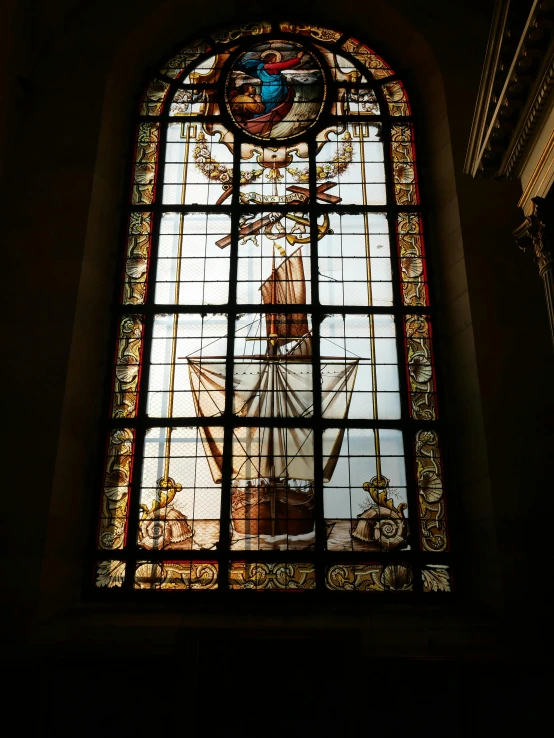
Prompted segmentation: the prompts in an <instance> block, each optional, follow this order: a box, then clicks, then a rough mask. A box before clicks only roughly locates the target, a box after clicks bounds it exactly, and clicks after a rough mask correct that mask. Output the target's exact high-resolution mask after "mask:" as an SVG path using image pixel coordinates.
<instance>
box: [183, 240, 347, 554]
mask: <svg viewBox="0 0 554 738" xmlns="http://www.w3.org/2000/svg"><path fill="white" fill-rule="evenodd" d="M280 251H281V253H282V250H281V249H280ZM259 289H260V290H261V294H262V299H263V303H264V304H265V305H267V306H272V305H276V306H281V308H282V309H283V310H284V308H285V306H287V310H288V312H267V313H266V314H265V319H264V317H263V316H262V317H261V320H260V318H259V316H258V318H257V320H256V321H255V322H257V324H258V325H260V326H262V325H263V324H264V323H265V333H266V335H265V336H263V335H259V336H257V337H254V338H252V337H247V338H246V341H252V345H253V346H254V349H253V353H252V354H251V355H242V356H235V357H234V369H233V395H234V397H233V403H234V413H235V415H236V416H238V417H243V418H253V419H254V418H259V419H263V418H267V419H268V421H269V422H270V423H272V425H271V426H269V425H268V426H264V427H258V426H256V427H252V426H247V427H240V428H235V429H234V437H233V463H232V475H233V483H232V497H231V515H232V526H233V542H234V543H236V542H237V540H239V539H241V538H242V540H243V541H244V540H245V539H246V540H247V539H248V537H249V536H262V537H264V538H265V539H266V545H267V547H268V548H270V547H280V545H279V544H280V543H282V546H283V547H287V545H289V546H290V545H292V544H291V542H290V540H289V539H290V538H295V537H296V539H297V547H303V545H305V546H307V545H310V540H311V542H313V537H314V445H313V430H312V429H311V428H306V427H304V428H303V427H278V423H279V418H299V419H300V420H301V419H302V418H308V417H310V416H311V415H312V411H313V389H312V382H313V368H312V335H311V330H310V327H309V325H308V316H307V313H305V312H293V311H294V307H295V306H296V305H304V304H306V280H305V275H304V266H303V259H302V246H300V247H299V248H297V249H296V250H295V251H293V252H292V253H291V254H290V255H289V256H285V257H284V258H283V259H282V260H281V261H280V263H279V264H277V263H276V259H275V252H274V253H273V261H272V270H271V274H270V276H269V278H268V279H266V280H265V281H264V282H263V283H262V285H261V287H260V288H259ZM260 332H261V331H260ZM260 343H261V344H262V346H263V347H265V353H263V354H262V353H254V351H255V347H256V346H257V345H259V344H260ZM245 345H247V344H245ZM321 359H322V361H321V365H320V366H321V371H320V374H321V394H322V414H323V416H324V417H325V418H326V419H343V418H345V417H346V416H347V414H348V408H349V405H350V400H351V397H352V392H353V389H354V383H355V379H356V373H357V370H358V359H350V358H348V359H346V358H339V357H321ZM187 360H188V366H189V376H190V383H191V388H192V392H193V396H194V402H195V407H196V413H197V415H198V416H199V417H209V416H214V415H215V414H220V413H222V412H223V410H224V405H225V373H226V361H225V357H204V356H202V357H200V356H189V357H187ZM200 433H201V436H202V440H203V443H204V449H205V453H206V457H207V460H208V463H209V467H210V471H211V474H212V477H213V479H214V482H216V483H218V482H221V479H222V466H223V455H222V448H220V444H219V443H218V442H216V441H215V439H214V438H213V437H212V435H211V432H210V428H209V427H204V428H200ZM343 435H344V430H343V429H336V433H335V435H334V436H333V440H332V442H331V444H330V447H329V448H328V449H327V450H326V454H327V458H328V461H327V463H326V465H325V467H324V470H323V477H324V480H325V481H329V480H330V479H331V476H332V474H333V471H334V469H335V466H336V463H337V460H338V454H339V452H340V447H341V444H342V439H343ZM279 537H281V538H280V540H279ZM271 539H273V544H275V545H274V546H272V540H271ZM302 541H303V542H304V543H303V544H302V543H301V542H302ZM259 545H260V547H262V548H263V547H264V543H263V541H260V544H259Z"/></svg>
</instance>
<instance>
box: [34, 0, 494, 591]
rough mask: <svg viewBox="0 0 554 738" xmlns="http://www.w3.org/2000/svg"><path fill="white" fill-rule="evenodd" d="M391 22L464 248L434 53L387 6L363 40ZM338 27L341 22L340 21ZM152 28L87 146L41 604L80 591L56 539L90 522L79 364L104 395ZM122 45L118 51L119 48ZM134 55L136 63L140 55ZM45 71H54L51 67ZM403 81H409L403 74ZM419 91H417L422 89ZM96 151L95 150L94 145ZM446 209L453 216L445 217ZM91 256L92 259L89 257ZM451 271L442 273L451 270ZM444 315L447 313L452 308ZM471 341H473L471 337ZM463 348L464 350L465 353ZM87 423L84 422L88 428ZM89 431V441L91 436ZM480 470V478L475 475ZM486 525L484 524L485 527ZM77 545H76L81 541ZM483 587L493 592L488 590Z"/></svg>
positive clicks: (142, 32) (455, 316)
mask: <svg viewBox="0 0 554 738" xmlns="http://www.w3.org/2000/svg"><path fill="white" fill-rule="evenodd" d="M352 17H353V16H352ZM186 20H187V22H188V24H189V27H191V26H192V25H193V24H194V20H193V19H192V18H191V17H190V16H188V17H187V19H186ZM326 22H327V23H328V25H331V26H332V25H333V22H332V20H327V21H326ZM351 22H353V21H351ZM160 23H161V25H162V26H163V24H164V23H165V30H166V31H167V32H168V34H167V36H166V38H169V37H171V26H172V21H171V22H170V21H169V19H168V17H166V19H165V20H162V21H161V22H160ZM391 23H392V24H396V25H395V29H396V30H397V35H396V38H395V43H396V42H397V43H398V49H397V53H396V54H393V53H392V52H389V57H390V58H399V59H402V58H406V57H404V54H405V51H406V49H407V48H410V45H412V48H417V50H418V52H417V53H418V62H420V63H421V66H420V67H418V70H419V71H417V70H416V71H417V74H419V75H420V82H421V84H420V85H419V87H420V89H422V88H423V79H425V80H426V83H427V85H428V88H429V87H431V89H432V90H433V93H432V94H430V95H429V96H428V98H427V103H426V105H427V107H428V109H429V108H433V109H434V116H433V115H431V114H429V116H428V117H429V120H434V121H435V123H436V127H435V129H433V128H431V129H429V130H430V134H429V138H430V139H433V138H434V141H433V142H432V145H430V143H429V141H427V142H426V143H427V146H426V148H431V149H432V150H433V151H434V152H435V153H436V156H432V157H431V158H430V159H429V161H430V162H431V163H430V169H432V170H434V173H433V172H432V174H431V178H430V180H431V182H435V183H438V182H439V181H440V179H441V176H444V177H445V178H446V181H447V182H449V183H450V185H449V186H448V187H447V188H442V189H441V188H440V187H439V186H438V185H437V190H440V191H437V192H434V193H433V195H432V197H433V202H435V203H438V204H439V205H440V207H439V209H438V211H437V213H438V217H437V223H436V224H434V229H435V231H436V232H438V233H439V234H440V233H441V232H442V234H443V235H444V236H445V237H446V236H450V237H451V238H450V242H451V243H452V234H453V233H454V234H455V235H454V238H455V239H457V244H458V246H457V247H456V248H458V249H459V250H460V249H461V248H462V246H461V240H460V239H461V236H460V233H459V222H457V204H456V194H455V188H456V186H455V184H453V183H454V178H453V174H452V159H451V154H450V149H449V146H450V144H449V136H450V134H449V131H448V119H447V113H446V104H445V100H444V93H443V91H442V87H441V82H440V73H439V72H438V69H437V66H436V64H435V63H434V61H433V59H432V54H431V53H430V51H429V48H428V47H427V46H426V44H425V42H424V41H423V40H422V39H421V37H419V38H418V35H417V33H414V31H413V29H411V28H410V26H409V24H408V23H407V22H406V21H405V20H404V19H402V18H401V17H400V16H398V15H396V14H395V12H394V11H391V10H390V9H388V8H386V7H385V6H383V10H382V13H381V14H380V16H379V18H378V22H377V23H376V24H374V26H373V28H374V30H373V33H369V32H368V33H366V34H365V37H366V38H368V39H369V40H370V42H371V37H372V36H374V37H378V36H380V35H382V36H383V38H384V37H385V36H386V27H387V24H388V25H389V26H390V24H391ZM335 25H337V22H336V21H335ZM399 29H400V30H399ZM150 30H151V29H150ZM148 31H149V29H148V28H147V27H146V25H143V26H142V28H141V29H138V28H135V30H134V31H133V33H132V34H131V35H130V36H129V37H128V40H127V41H128V43H127V46H126V48H125V49H124V50H122V51H121V53H120V57H119V62H115V64H113V66H112V68H111V69H112V72H111V76H112V84H111V85H110V84H108V85H107V87H106V94H105V96H104V115H103V116H102V132H101V134H100V137H99V147H98V152H97V154H98V155H97V156H95V154H94V153H93V151H92V150H91V147H90V146H89V147H88V150H87V166H89V164H88V161H89V160H91V159H95V160H96V163H97V166H96V167H95V175H94V185H93V186H92V187H91V184H90V181H88V180H87V181H86V182H85V181H83V190H84V191H87V192H92V197H91V198H90V202H91V206H90V210H89V213H88V223H89V228H88V231H87V237H86V239H84V238H83V243H84V244H85V252H84V253H85V257H84V259H83V260H81V259H80V258H79V259H78V260H75V264H76V265H78V266H77V268H78V270H79V272H80V274H81V278H80V284H81V291H80V297H79V302H78V307H77V317H76V320H75V324H74V326H75V330H74V333H73V339H72V341H69V337H68V334H67V331H66V332H65V333H64V336H63V340H64V341H65V342H66V343H65V345H66V351H69V344H70V343H72V347H71V354H72V358H70V361H69V371H68V375H67V376H68V381H67V384H66V390H65V396H66V401H65V406H64V412H63V421H62V425H61V427H62V431H61V436H60V439H61V440H60V441H59V447H58V461H57V471H56V473H55V477H54V494H53V497H52V506H51V509H50V514H51V515H52V516H53V518H51V520H52V524H51V525H50V526H49V542H48V545H47V555H46V557H45V568H44V571H45V574H44V577H45V578H44V580H43V585H44V592H45V598H44V602H47V601H48V599H49V597H48V593H51V594H52V598H53V603H55V602H57V603H60V602H63V601H66V600H67V598H68V597H69V599H70V600H71V598H72V597H74V596H75V593H76V592H78V590H79V588H80V576H79V571H80V567H72V566H71V564H70V563H69V562H67V560H66V557H64V556H63V555H62V553H61V550H60V548H59V547H58V544H57V540H59V534H60V533H63V531H62V529H61V528H60V527H59V526H60V522H61V521H64V520H65V521H67V520H69V519H72V520H77V521H81V520H82V519H83V517H86V515H85V513H84V510H85V509H86V507H87V503H86V502H85V500H86V499H87V496H86V495H84V496H80V495H78V496H77V497H74V498H73V502H70V503H69V504H70V505H71V504H75V505H76V507H74V508H71V507H68V504H67V503H68V500H67V497H66V495H67V487H68V485H69V484H72V483H73V482H72V480H74V479H75V478H76V476H77V477H79V475H80V474H81V473H82V472H83V470H84V469H86V468H87V466H88V463H89V461H88V460H89V458H90V448H91V444H90V440H91V438H92V437H93V436H94V435H95V433H96V431H95V428H96V427H97V425H96V424H97V418H98V413H99V410H98V405H97V404H96V403H92V407H91V404H90V403H86V402H84V401H83V399H81V398H80V397H79V394H80V392H79V386H80V383H81V382H82V381H83V371H82V364H83V363H87V362H83V357H88V359H89V360H91V361H90V363H89V365H88V366H87V369H86V372H85V375H84V376H85V378H86V377H88V380H89V386H91V387H92V388H93V396H94V397H96V398H98V397H99V396H100V395H101V391H100V389H99V387H100V384H101V375H102V373H103V367H102V366H101V365H99V360H98V355H99V353H100V352H98V350H97V349H98V348H99V347H100V346H101V345H103V340H104V339H103V338H102V336H104V335H105V333H104V328H105V327H106V326H107V324H108V322H109V319H108V317H107V313H106V310H105V306H106V305H107V304H109V302H110V295H111V274H112V265H113V254H109V250H110V248H111V247H110V246H109V245H108V244H109V243H113V241H111V236H113V235H114V234H115V233H116V232H117V220H118V218H117V212H116V208H115V206H114V204H113V203H116V202H118V199H119V196H118V194H117V193H118V192H121V191H122V188H121V187H120V188H119V189H118V186H119V185H120V184H121V172H120V168H121V159H120V153H119V151H118V149H117V147H116V146H115V143H114V142H115V141H116V140H117V135H116V134H117V131H118V130H119V131H120V130H123V129H124V128H125V126H126V123H125V120H126V116H128V114H129V109H130V108H129V105H130V104H129V102H128V100H129V99H127V102H124V101H123V100H122V98H121V97H120V90H121V81H122V80H125V79H126V78H127V79H131V78H132V77H133V75H131V73H130V72H129V68H130V66H132V64H130V59H131V58H132V57H133V54H137V55H138V51H137V46H140V44H138V45H137V40H138V39H141V38H142V39H144V40H146V39H148V38H149V36H148ZM358 35H360V34H358ZM401 41H402V43H405V46H404V50H403V49H402V48H401ZM68 43H70V42H68ZM119 48H120V49H121V47H119ZM158 56H160V54H158ZM136 58H138V56H137V57H136ZM56 63H57V61H55V62H53V66H54V69H55V65H56ZM111 63H112V62H110V64H111ZM406 66H407V62H406ZM429 70H434V73H431V74H428V72H429ZM48 71H50V72H51V71H52V68H50V70H48ZM96 71H98V70H96ZM126 75H130V77H126ZM91 76H92V75H91ZM404 76H405V75H404ZM405 78H406V79H407V77H406V76H405ZM433 78H434V79H435V80H436V85H434V86H433V85H430V83H429V80H430V79H433ZM410 88H411V89H412V90H413V89H414V85H410ZM415 89H417V86H416V88H415ZM60 100H61V98H60ZM441 111H442V112H441ZM96 115H98V108H96ZM97 120H98V118H97ZM435 133H436V134H437V135H436V136H434V134H435ZM443 141H445V142H446V143H445V144H444V146H445V147H446V148H445V151H444V155H442V154H443V152H441V146H440V143H441V142H443ZM92 148H95V147H94V146H93V147H92ZM60 184H61V183H60ZM62 186H63V185H62ZM452 186H453V189H454V192H452ZM85 199H86V198H85ZM87 201H88V200H87ZM449 209H450V212H448V210H449ZM441 213H443V214H444V221H443V222H441V218H442V217H443V216H442V215H441ZM79 217H80V224H79V225H78V226H76V228H77V231H78V232H80V233H82V232H83V224H84V222H85V221H86V216H85V217H84V219H83V215H81V214H79ZM452 226H453V227H454V231H453V230H452ZM110 234H111V236H110ZM456 234H457V235H456ZM72 235H76V234H72ZM108 236H109V237H108ZM102 249H104V255H102ZM93 256H94V257H95V258H92V257H93ZM453 259H454V257H453V255H452V253H451V254H450V255H449V256H448V258H447V259H446V261H451V260H453ZM72 262H73V258H72ZM99 263H101V264H103V266H102V267H101V268H100V269H99V268H98V264H99ZM440 268H441V267H440ZM446 271H448V267H447V268H446ZM446 271H445V272H444V273H446ZM455 279H458V282H459V285H460V288H461V290H462V292H463V283H464V280H465V275H464V273H463V272H462V274H461V276H459V278H458V277H456V278H455ZM71 299H72V298H71ZM87 303H88V304H87ZM71 304H72V305H74V303H73V302H71ZM445 304H446V303H445ZM93 306H94V308H96V311H95V317H96V329H95V331H91V332H89V333H88V335H86V336H85V335H83V333H82V329H81V327H80V326H82V325H83V324H86V323H87V320H90V315H91V313H92V312H93V310H92V308H93ZM464 310H466V311H467V310H468V307H467V303H466V307H464V308H462V309H461V310H460V309H456V308H452V310H451V315H452V320H453V321H460V322H461V323H464V321H469V322H468V323H467V325H469V323H470V321H471V319H470V318H467V317H465V318H464V317H463V315H464ZM446 312H447V314H448V310H447V311H446ZM70 314H71V315H73V307H72V308H71V310H70ZM467 315H469V313H467ZM446 319H449V318H446ZM470 335H471V328H469V331H468V332H467V333H466V336H470ZM456 340H457V339H453V342H452V341H450V344H451V345H453V344H456ZM463 340H464V339H462V341H463ZM470 340H471V341H472V339H470ZM453 348H454V351H453V353H454V355H456V353H457V350H456V346H455V345H453ZM459 351H461V348H460V349H459ZM459 351H458V353H459ZM471 361H472V360H471V359H470V361H469V364H470V366H469V370H468V371H469V373H470V376H473V377H474V380H472V381H476V375H475V371H476V370H475V367H474V365H473V368H472V365H471ZM471 372H473V375H471ZM466 379H467V374H466ZM456 382H459V383H460V384H459V386H460V387H462V388H463V386H464V382H465V379H463V378H462V379H460V378H459V377H458V378H457V379H456V380H455V382H454V384H455V383H456ZM470 384H471V382H470ZM60 388H61V386H60V385H59V384H58V385H57V392H58V396H59V392H60ZM452 394H453V395H457V394H458V395H460V394H463V392H462V393H459V392H458V391H457V390H456V389H455V390H452ZM477 415H479V413H477ZM83 419H85V420H84V424H83ZM468 422H469V421H468ZM481 422H482V421H481V420H479V419H478V422H477V432H478V433H479V428H480V427H481V425H480V424H481ZM71 428H78V429H79V430H80V431H82V433H81V434H80V437H81V439H82V441H80V442H75V440H74V438H72V437H71V431H69V430H68V429H71ZM64 429H65V430H64ZM91 433H92V436H91V435H90V434H91ZM53 438H55V439H56V440H55V443H56V445H57V444H58V435H57V432H56V433H55V434H54V436H53ZM93 445H94V444H93ZM470 445H471V444H470ZM479 465H480V466H478V467H477V468H479V469H480V470H481V471H480V473H479V475H478V476H480V478H481V479H480V481H479V484H481V485H485V487H484V488H483V491H484V495H483V500H485V503H484V504H485V505H486V504H487V503H486V500H488V494H487V492H486V484H487V483H486V481H485V480H486V459H485V458H481V460H480V461H479ZM483 465H484V466H483ZM91 466H92V464H91ZM454 468H455V467H454ZM75 471H78V472H79V473H78V474H77V475H75V473H74V472H75ZM475 473H476V474H477V472H475ZM468 502H469V503H470V505H471V498H469V499H468ZM83 506H84V507H83ZM62 508H63V511H62ZM476 512H479V511H476ZM45 514H46V513H45ZM488 514H489V513H487V511H486V510H484V511H480V512H479V515H480V516H483V515H484V516H485V519H486V517H487V515H488ZM56 518H57V519H58V523H56V522H54V521H55V520H56ZM484 524H485V525H487V523H486V522H485V523H484ZM62 528H63V526H62ZM72 531H73V532H72V533H70V534H69V535H70V537H73V536H75V537H76V538H78V537H79V535H78V534H75V533H74V531H75V524H73V525H72ZM67 535H68V533H67V531H66V532H65V533H64V536H67ZM66 540H67V539H66ZM77 548H79V547H78V544H77ZM54 562H55V563H56V565H57V566H58V567H61V571H63V570H64V569H65V571H66V575H65V576H64V577H62V579H65V582H66V585H67V582H68V581H69V582H73V584H72V585H71V584H70V585H69V588H68V587H67V586H64V587H59V575H54V574H53V572H52V568H51V567H52V564H53V563H54ZM484 589H489V588H488V587H487V588H485V587H484ZM489 591H490V589H489Z"/></svg>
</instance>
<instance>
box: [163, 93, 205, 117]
mask: <svg viewBox="0 0 554 738" xmlns="http://www.w3.org/2000/svg"><path fill="white" fill-rule="evenodd" d="M207 100H208V96H207V94H206V91H205V90H200V91H197V90H183V89H179V90H177V92H176V93H175V96H174V98H173V103H172V105H171V113H170V114H171V115H182V114H184V113H186V112H187V111H189V110H190V109H191V108H192V106H193V105H194V104H199V105H200V106H201V107H200V110H198V111H197V112H199V113H200V114H202V113H204V112H205V110H204V106H203V105H202V103H204V104H205V103H206V102H207Z"/></svg>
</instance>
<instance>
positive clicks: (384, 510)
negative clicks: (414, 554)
mask: <svg viewBox="0 0 554 738" xmlns="http://www.w3.org/2000/svg"><path fill="white" fill-rule="evenodd" d="M389 483H390V480H389V479H387V478H386V477H380V478H379V479H378V478H377V477H373V479H372V480H371V481H370V482H365V483H364V485H363V488H364V489H365V491H366V492H367V493H368V494H369V496H370V497H371V499H372V500H373V502H374V503H375V504H373V505H370V506H369V507H368V508H367V509H366V510H364V511H363V513H361V514H360V515H358V522H357V524H356V526H355V528H354V530H353V531H352V537H353V538H357V539H358V540H359V541H363V542H364V543H372V544H375V546H376V547H377V548H379V549H381V550H382V551H394V549H396V548H399V547H401V546H403V545H404V544H405V543H406V542H407V537H408V521H407V520H406V518H405V517H404V510H405V509H406V507H407V505H406V503H404V502H401V503H400V504H399V505H398V507H396V506H395V505H394V502H393V501H392V500H391V499H390V498H389V496H388V487H389Z"/></svg>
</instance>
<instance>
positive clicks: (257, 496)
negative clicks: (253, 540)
mask: <svg viewBox="0 0 554 738" xmlns="http://www.w3.org/2000/svg"><path fill="white" fill-rule="evenodd" d="M232 521H233V528H234V529H235V531H236V532H237V533H239V534H241V535H251V536H254V535H266V536H282V535H289V536H300V535H306V534H307V533H311V532H312V531H313V529H314V495H313V487H312V486H311V485H310V486H308V487H306V488H299V487H289V486H288V485H287V484H286V483H277V484H275V485H271V484H264V485H260V486H256V487H254V486H251V487H246V488H244V487H235V488H234V489H233V502H232Z"/></svg>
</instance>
